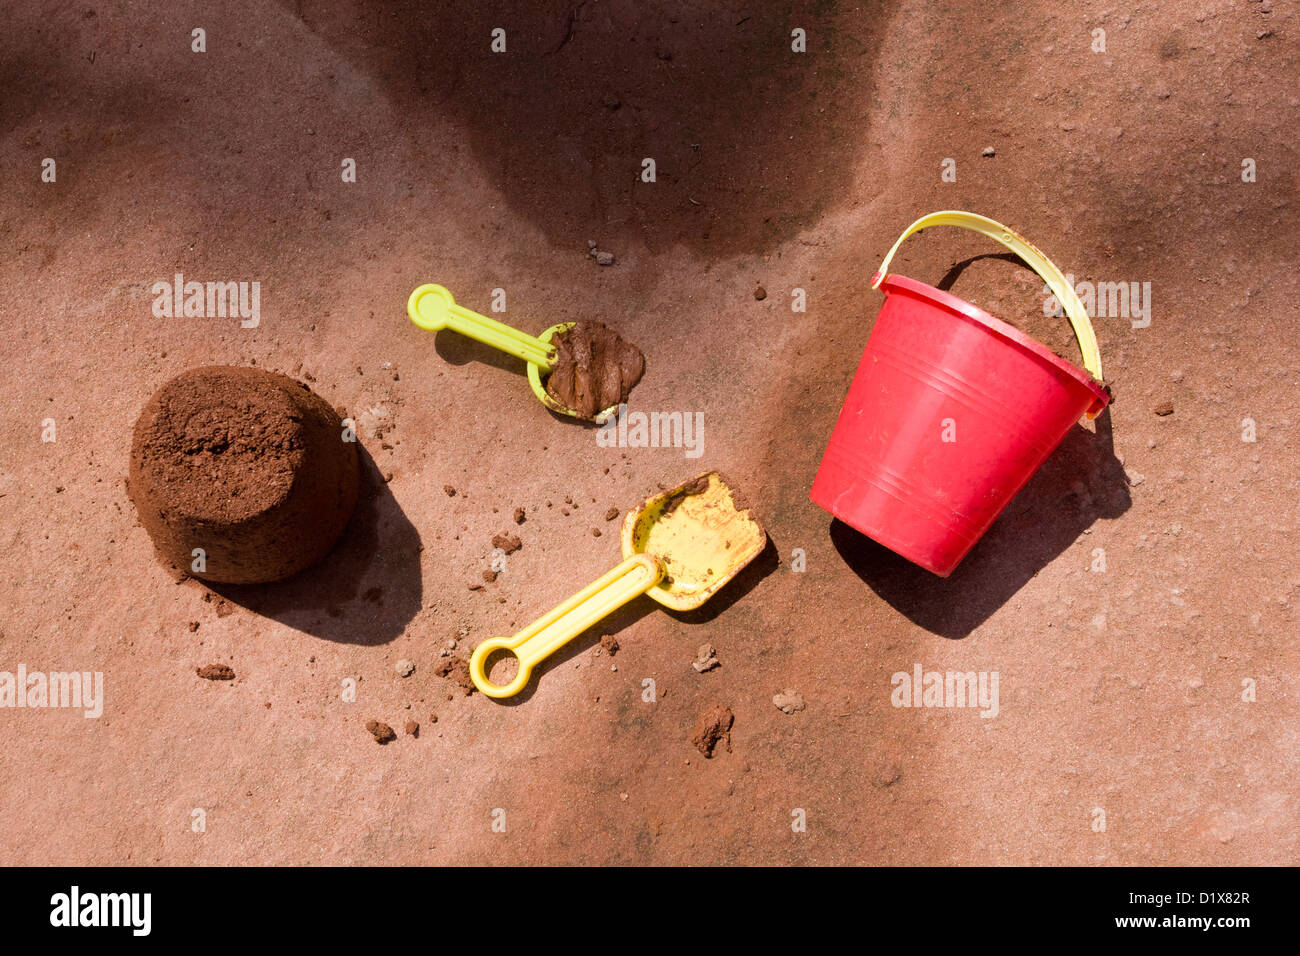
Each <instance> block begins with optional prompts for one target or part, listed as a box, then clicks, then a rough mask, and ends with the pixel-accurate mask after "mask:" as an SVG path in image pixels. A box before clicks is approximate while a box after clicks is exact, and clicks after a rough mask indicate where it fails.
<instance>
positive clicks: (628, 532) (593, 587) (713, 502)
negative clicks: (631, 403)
mask: <svg viewBox="0 0 1300 956" xmlns="http://www.w3.org/2000/svg"><path fill="white" fill-rule="evenodd" d="M622 543H623V557H624V561H623V563H622V564H620V565H619V566H618V567H616V568H614V569H613V570H612V571H610V572H609V573H608V574H606V575H605V576H604V577H602V578H600V579H599V580H597V581H595V582H593V583H592V584H589V585H588V586H587V587H585V588H583V589H582V590H581V591H579V592H578V593H577V594H575V595H573V597H571V598H569V599H568V600H567V601H565V602H564V603H563V604H561V605H560V606H559V607H557V608H555V609H554V610H552V611H551V612H550V613H548V614H545V615H543V616H542V617H540V618H538V619H537V620H536V621H534V622H533V623H532V624H530V625H528V627H526V628H524V629H523V630H522V631H520V632H519V633H518V634H516V635H514V636H513V637H489V638H488V639H487V640H485V641H484V642H483V643H481V644H480V645H479V646H478V647H476V648H475V649H474V653H473V655H471V657H470V660H469V673H470V677H471V678H472V679H473V681H474V686H475V687H477V688H478V689H479V690H480V691H482V692H483V693H484V694H486V695H487V696H489V697H512V696H514V695H515V694H517V693H519V692H520V691H521V690H523V689H524V686H525V685H526V684H527V683H528V678H529V676H530V675H531V674H532V672H533V668H534V667H536V666H537V664H539V663H540V662H541V661H543V660H545V659H546V658H547V657H549V656H550V655H552V654H554V653H555V652H556V651H558V650H559V649H560V648H561V647H563V646H564V645H565V644H567V643H569V641H571V640H573V639H574V638H575V637H577V636H578V635H579V634H581V633H582V632H583V631H585V630H586V629H587V628H589V627H591V626H592V625H593V624H595V623H596V622H597V621H599V620H600V619H601V618H603V617H605V616H607V615H609V614H612V613H613V612H614V611H616V610H617V609H618V608H620V607H622V606H623V605H624V604H626V603H627V602H628V601H631V600H632V599H633V598H635V597H637V596H638V595H640V594H648V595H649V596H650V597H652V598H654V599H655V600H656V601H658V602H659V603H660V604H663V605H665V606H667V607H670V608H672V609H673V610H677V611H690V610H694V609H695V608H697V607H699V606H700V605H701V604H703V603H704V602H705V601H707V600H708V599H709V598H710V597H712V596H713V594H714V593H715V592H716V591H717V590H718V589H719V588H720V587H722V586H723V585H724V584H726V583H727V582H728V581H730V580H731V579H732V578H734V577H735V576H736V574H737V573H739V571H740V569H741V568H743V567H744V566H745V565H747V564H749V562H750V561H752V560H754V558H755V557H757V556H758V555H759V553H760V552H762V550H763V546H764V545H765V544H766V543H767V534H766V533H765V532H764V531H763V529H762V527H760V526H759V524H758V522H757V521H755V520H754V519H753V518H752V517H751V516H750V513H749V509H748V508H744V507H740V506H739V505H737V503H736V497H735V493H734V492H733V491H732V490H731V488H730V487H728V485H727V483H726V482H725V481H724V480H723V479H722V476H721V475H719V474H718V473H717V472H716V471H708V472H705V473H704V474H702V475H700V476H699V477H697V478H693V479H692V480H690V481H688V482H686V483H685V484H682V485H678V486H677V487H676V488H674V489H672V490H671V491H665V492H663V493H662V494H658V495H655V496H653V497H651V498H647V499H646V500H645V502H643V503H642V505H641V507H640V508H638V509H637V510H636V511H632V512H629V513H628V515H627V517H626V518H624V519H623V532H622ZM497 651H509V652H510V653H512V654H514V656H515V657H516V658H518V660H519V671H518V673H516V674H515V676H514V679H512V680H511V681H510V683H508V684H493V683H492V682H491V681H490V680H489V679H488V675H487V671H486V669H485V664H486V662H487V659H488V657H489V656H490V655H491V654H493V653H495V652H497Z"/></svg>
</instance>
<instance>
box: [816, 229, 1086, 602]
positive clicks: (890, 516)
mask: <svg viewBox="0 0 1300 956" xmlns="http://www.w3.org/2000/svg"><path fill="white" fill-rule="evenodd" d="M932 225H954V226H960V227H963V228H968V229H975V230H976V231H978V232H981V233H983V234H985V235H988V236H990V237H991V238H993V239H995V240H996V241H998V242H1000V243H1002V244H1003V245H1005V246H1007V248H1009V249H1012V250H1013V251H1014V252H1016V253H1017V254H1019V255H1020V256H1021V258H1023V259H1025V261H1026V262H1027V263H1028V264H1029V265H1030V266H1032V267H1033V268H1034V269H1035V271H1037V272H1038V273H1039V275H1041V276H1042V277H1043V278H1044V280H1046V281H1047V283H1048V285H1049V286H1050V287H1051V288H1052V290H1053V292H1055V293H1056V296H1057V298H1058V300H1059V301H1060V302H1061V303H1062V304H1063V305H1064V306H1065V308H1066V313H1067V315H1068V316H1069V318H1070V321H1071V323H1072V324H1073V325H1074V329H1075V333H1076V335H1077V336H1078V338H1079V344H1080V347H1081V348H1082V350H1083V356H1084V362H1085V364H1086V365H1088V366H1089V368H1090V370H1091V372H1092V374H1089V372H1088V371H1085V370H1084V369H1080V368H1076V367H1075V366H1074V365H1072V364H1071V363H1069V362H1067V361H1065V360H1064V359H1062V358H1060V357H1059V356H1057V355H1055V354H1054V353H1053V352H1052V351H1051V350H1050V349H1048V348H1047V347H1046V346H1044V345H1042V344H1041V343H1039V342H1037V341H1035V340H1034V339H1032V338H1030V337H1029V336H1027V335H1025V334H1024V333H1023V332H1020V331H1019V330H1018V329H1015V328H1013V327H1012V326H1010V325H1008V324H1007V323H1005V322H1003V321H1001V320H1000V319H997V318H994V317H993V316H991V315H989V314H988V313H986V312H984V311H983V310H981V309H979V308H977V307H976V306H974V305H972V304H971V303H969V302H966V301H964V300H962V299H959V298H958V297H957V296H954V295H950V294H949V293H947V292H942V291H940V290H939V289H936V288H934V287H933V286H929V285H926V284H925V283H923V282H917V281H915V280H913V279H907V278H904V277H902V276H894V275H887V272H886V270H887V268H888V266H889V262H890V260H891V259H892V258H893V255H894V252H895V251H896V250H897V249H898V246H899V245H901V244H902V242H903V240H904V239H906V238H907V237H908V236H909V235H911V234H912V233H913V232H916V231H918V230H919V229H924V228H926V227H928V226H932ZM873 286H881V287H882V288H883V289H884V293H885V302H884V305H883V306H881V309H880V314H879V316H878V317H877V319H876V324H875V327H874V328H873V329H872V332H871V336H870V337H869V338H868V340H867V345H866V349H865V350H864V351H863V353H862V360H861V362H860V363H859V365H858V371H857V374H856V375H855V376H854V379H853V384H852V385H851V386H850V388H849V394H848V397H847V398H846V399H845V401H844V407H843V409H842V410H841V411H840V416H839V420H838V421H837V422H836V423H835V430H834V432H833V433H832V434H831V438H830V442H829V443H828V444H827V446H826V453H825V454H824V455H823V456H822V462H821V467H820V468H819V469H818V471H817V477H816V480H814V482H813V486H812V491H811V493H810V497H811V499H812V500H813V501H814V502H815V503H816V504H818V505H819V506H821V507H822V508H825V509H826V510H827V511H829V512H830V513H831V514H833V515H834V516H835V517H837V518H839V519H840V520H841V521H843V522H845V523H846V524H848V525H850V526H852V527H854V528H856V529H857V530H858V531H860V532H862V533H863V534H865V535H867V536H868V537H870V538H873V539H875V540H876V541H878V542H880V543H881V544H883V545H884V546H885V547H887V548H889V549H890V550H892V551H895V552H897V553H898V554H901V555H902V556H903V557H905V558H907V559H908V560H910V561H913V562H915V563H916V564H919V565H920V566H921V567H923V568H926V569H927V570H929V571H933V572H934V573H935V574H937V575H939V576H941V577H947V576H948V575H949V574H951V573H952V571H953V569H954V568H956V567H957V565H958V564H959V563H960V562H961V559H962V558H964V557H965V556H966V554H967V552H969V551H970V549H971V548H972V547H974V546H975V543H976V542H977V541H979V539H980V537H981V536H982V535H983V534H984V532H985V531H986V530H988V527H989V525H991V524H992V523H993V521H994V519H996V518H997V516H998V515H999V514H1000V513H1001V512H1002V509H1003V508H1005V507H1006V506H1007V504H1008V503H1009V502H1010V501H1011V499H1012V498H1013V497H1015V495H1016V492H1018V491H1019V490H1020V489H1021V488H1022V487H1023V486H1024V484H1025V482H1027V481H1028V480H1029V478H1030V477H1031V476H1032V475H1033V474H1034V472H1035V471H1037V470H1038V467H1039V466H1040V465H1041V464H1042V463H1043V462H1044V461H1045V460H1046V459H1047V456H1048V455H1050V454H1051V453H1052V451H1053V450H1055V448H1056V446H1057V445H1058V444H1059V443H1060V441H1061V439H1062V438H1064V437H1065V434H1066V432H1068V431H1069V430H1070V427H1071V426H1072V425H1073V424H1074V423H1075V422H1076V421H1078V420H1079V418H1080V417H1081V416H1083V415H1085V414H1087V415H1088V417H1090V418H1091V417H1095V416H1096V415H1098V414H1100V412H1101V411H1102V409H1103V408H1105V407H1106V404H1107V403H1108V402H1109V401H1110V396H1109V394H1108V393H1107V391H1106V390H1105V388H1104V387H1103V386H1102V385H1101V384H1100V380H1101V362H1100V356H1099V355H1098V354H1097V347H1096V339H1095V337H1094V336H1093V333H1092V327H1091V324H1090V323H1089V322H1088V316H1087V313H1086V312H1085V311H1084V309H1083V306H1082V304H1081V303H1079V301H1078V297H1077V296H1076V295H1075V294H1074V290H1073V289H1072V288H1070V287H1069V284H1068V283H1066V281H1065V279H1064V277H1063V276H1062V275H1061V274H1060V271H1059V270H1058V269H1057V268H1056V267H1055V266H1054V265H1052V263H1051V262H1050V261H1049V260H1048V259H1047V258H1046V257H1045V256H1043V254H1042V253H1041V252H1039V251H1038V250H1037V249H1035V248H1034V247H1033V246H1032V245H1031V244H1030V243H1029V242H1028V241H1027V240H1025V239H1024V238H1023V237H1021V236H1019V235H1017V234H1016V233H1014V232H1012V231H1011V230H1010V229H1007V228H1006V227H1005V226H1003V225H1001V224H1000V223H997V222H995V221H994V220H991V219H987V218H985V217H983V216H975V215H974V214H972V213H965V212H957V211H946V212H942V213H934V214H932V215H930V216H926V217H923V218H922V219H919V220H917V221H916V222H915V223H913V224H912V226H911V227H910V228H909V229H908V230H907V231H906V232H904V233H903V235H902V236H901V237H900V238H899V240H898V242H897V243H895V245H894V248H893V249H891V250H890V253H889V255H888V256H886V258H885V261H884V263H883V264H882V265H881V267H880V271H879V272H877V273H876V276H875V279H874V281H873Z"/></svg>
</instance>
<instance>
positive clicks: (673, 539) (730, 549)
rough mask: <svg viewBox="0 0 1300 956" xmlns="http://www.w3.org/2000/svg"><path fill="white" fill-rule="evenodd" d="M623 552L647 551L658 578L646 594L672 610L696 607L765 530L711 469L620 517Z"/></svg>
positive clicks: (752, 553) (758, 547)
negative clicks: (657, 564) (657, 565)
mask: <svg viewBox="0 0 1300 956" xmlns="http://www.w3.org/2000/svg"><path fill="white" fill-rule="evenodd" d="M622 541H623V554H624V556H625V557H631V556H632V555H634V554H653V555H654V556H656V557H657V558H659V560H660V561H662V562H663V563H664V568H665V574H664V577H663V579H662V580H661V581H659V583H658V584H656V585H655V586H654V587H652V588H650V589H649V590H648V591H647V592H646V593H647V594H648V595H649V596H650V597H652V598H654V599H655V600H656V601H658V602H659V603H660V604H663V605H666V606H667V607H670V608H673V609H674V610H677V611H691V610H694V609H695V608H697V607H699V606H700V605H701V604H703V603H704V602H705V601H707V600H708V599H709V598H710V597H712V596H713V594H714V592H715V591H717V590H718V588H720V587H722V586H723V585H724V584H726V583H727V582H728V581H730V580H731V579H732V578H734V577H735V576H736V575H737V574H738V573H740V569H741V568H743V567H744V566H745V565H747V564H749V562H750V561H752V560H754V558H756V557H758V555H759V554H760V553H761V552H762V550H763V547H764V545H766V544H767V534H766V532H764V531H763V528H762V527H761V526H760V525H759V523H758V522H757V521H755V520H754V518H753V517H752V516H751V515H750V513H749V509H748V508H746V507H744V506H743V505H742V504H740V503H738V502H737V501H736V494H735V492H733V491H732V490H731V488H730V487H729V486H728V485H727V483H726V481H724V480H723V478H722V476H721V475H719V474H718V473H717V472H716V471H707V472H705V473H704V474H702V475H699V476H698V477H696V478H693V479H691V480H690V481H688V482H686V483H685V484H682V485H678V486H677V487H676V488H673V489H671V490H670V491H665V492H664V493H663V494H659V495H655V496H653V497H651V498H647V499H646V501H645V503H644V504H642V505H641V507H640V508H638V509H637V510H636V511H633V512H630V513H629V514H628V516H627V517H626V518H625V519H624V520H623V538H622Z"/></svg>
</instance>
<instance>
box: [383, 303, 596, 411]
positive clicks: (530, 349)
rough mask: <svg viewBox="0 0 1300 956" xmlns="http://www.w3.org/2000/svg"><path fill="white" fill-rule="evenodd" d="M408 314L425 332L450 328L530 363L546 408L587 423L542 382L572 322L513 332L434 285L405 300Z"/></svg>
mask: <svg viewBox="0 0 1300 956" xmlns="http://www.w3.org/2000/svg"><path fill="white" fill-rule="evenodd" d="M406 314H407V315H409V316H410V317H411V321H412V322H414V323H415V324H416V325H418V326H419V327H420V328H422V329H424V330H425V331H428V332H438V331H441V330H442V329H451V330H452V331H454V332H459V333H460V334H461V335H468V336H469V337H470V338H472V339H477V340H478V341H480V342H482V343H483V344H484V345H490V346H492V347H493V348H496V349H500V350H501V351H502V352H507V353H509V354H510V355H513V356H514V357H515V358H519V359H523V360H524V361H525V362H526V363H528V384H529V386H530V387H531V388H532V390H533V394H534V395H536V396H537V397H538V399H539V400H540V401H541V402H542V404H543V405H545V406H546V407H547V408H549V409H551V410H552V411H556V412H559V413H560V414H561V415H570V416H572V417H573V418H581V419H583V420H587V418H586V416H585V415H579V414H578V413H577V412H576V411H574V410H573V409H572V408H568V407H566V406H565V405H562V404H561V403H560V402H557V401H556V400H555V399H553V398H551V393H550V392H548V391H547V390H546V387H545V385H544V384H543V381H542V379H543V376H546V375H550V374H551V363H552V362H553V361H554V360H555V348H554V347H553V346H552V345H551V340H552V339H553V338H554V337H555V336H557V335H559V334H560V333H561V332H567V331H568V330H569V329H571V328H573V323H572V322H561V323H560V324H559V325H552V326H551V327H550V328H549V329H547V330H546V331H545V332H543V333H542V334H541V335H540V336H536V337H534V336H531V335H529V334H528V333H527V332H520V331H519V330H518V329H513V328H511V327H510V326H508V325H506V324H505V323H504V322H498V321H497V320H496V319H489V318H488V317H487V316H486V315H480V314H479V313H477V312H475V311H474V310H473V309H467V308H465V307H464V306H463V305H457V304H456V300H455V299H454V298H452V295H451V293H450V292H448V291H447V289H445V288H444V287H443V286H440V285H434V284H433V283H428V284H426V285H422V286H417V287H416V289H415V291H414V292H412V293H411V297H410V298H409V299H407V300H406ZM617 411H618V406H617V405H611V406H610V407H609V408H607V409H605V410H604V411H602V412H597V413H596V415H595V416H594V417H593V418H591V419H590V420H591V421H594V422H597V423H600V422H604V421H605V420H606V419H607V418H608V417H609V416H610V415H613V414H614V413H616V412H617Z"/></svg>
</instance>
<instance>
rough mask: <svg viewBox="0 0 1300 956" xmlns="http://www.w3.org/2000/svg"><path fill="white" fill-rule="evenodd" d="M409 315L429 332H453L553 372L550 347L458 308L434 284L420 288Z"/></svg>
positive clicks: (408, 306)
mask: <svg viewBox="0 0 1300 956" xmlns="http://www.w3.org/2000/svg"><path fill="white" fill-rule="evenodd" d="M406 314H407V315H409V316H410V317H411V321H412V322H414V323H415V324H416V325H418V326H419V327H420V328H422V329H424V330H425V331H426V332H437V331H440V330H441V329H451V330H452V331H453V332H459V333H460V334H461V335H468V336H469V337H470V338H472V339H477V340H478V341H480V342H482V343H483V344H484V345H490V346H492V347H493V348H496V349H500V350H501V351H502V352H507V353H509V354H510V355H513V356H515V358H521V359H523V360H524V361H525V362H530V363H532V364H533V365H537V366H539V367H540V368H541V369H542V371H544V372H549V371H550V370H551V353H552V351H553V350H552V349H551V347H550V346H549V345H547V344H546V343H545V342H543V341H542V340H541V339H539V338H536V337H534V336H531V335H529V334H528V333H527V332H520V331H519V330H518V329H512V328H511V327H510V326H508V325H506V324H505V323H504V322H498V321H497V320H496V319H489V318H488V317H487V316H486V315H480V314H479V313H477V312H475V311H474V310H473V309H467V308H465V307H464V306H463V305H457V304H456V300H455V299H454V298H452V295H451V293H450V292H449V291H447V289H446V288H444V287H443V286H440V285H434V284H433V283H427V284H425V285H422V286H417V287H416V289H415V291H414V292H412V293H411V297H410V298H409V299H407V300H406Z"/></svg>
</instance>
